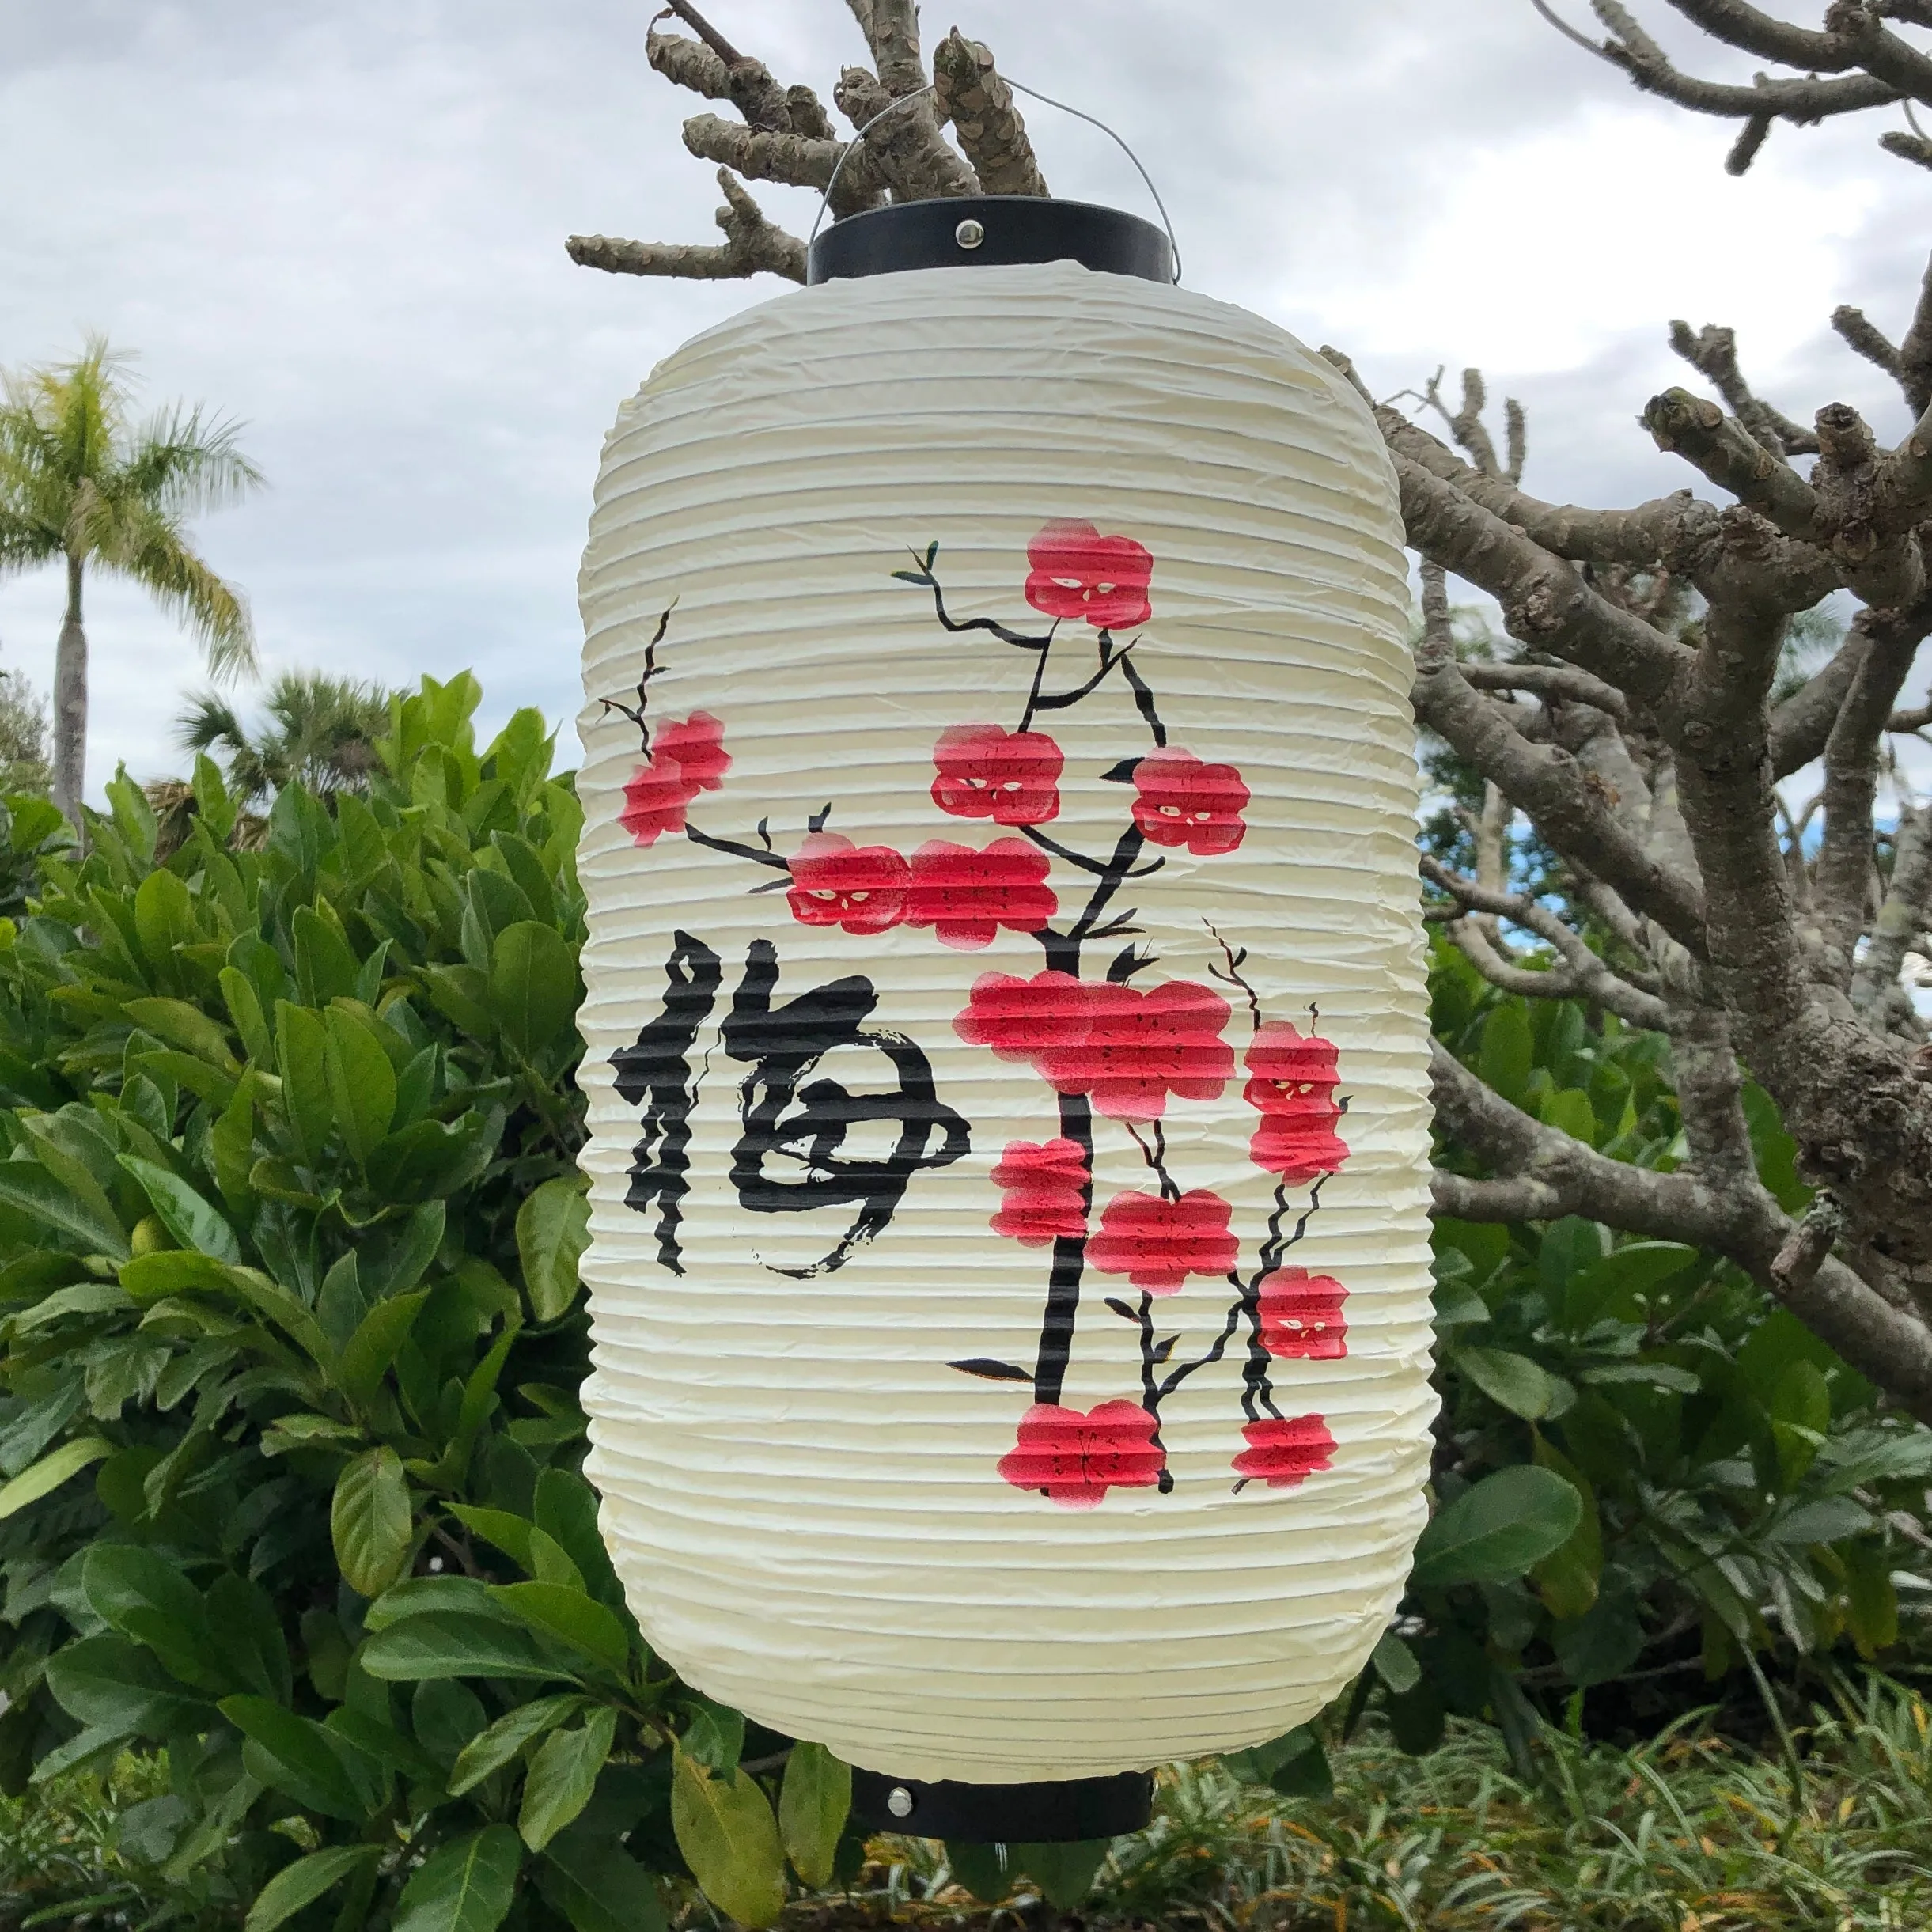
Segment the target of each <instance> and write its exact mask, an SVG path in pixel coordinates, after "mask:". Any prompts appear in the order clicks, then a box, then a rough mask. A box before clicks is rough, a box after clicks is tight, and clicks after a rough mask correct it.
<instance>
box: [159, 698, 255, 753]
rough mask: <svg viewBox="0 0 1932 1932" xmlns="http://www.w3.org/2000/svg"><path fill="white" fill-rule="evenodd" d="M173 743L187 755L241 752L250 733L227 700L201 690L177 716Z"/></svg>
mask: <svg viewBox="0 0 1932 1932" xmlns="http://www.w3.org/2000/svg"><path fill="white" fill-rule="evenodd" d="M174 741H175V743H176V744H178V745H180V748H182V750H183V751H184V752H211V751H214V750H216V749H217V748H220V749H222V750H223V751H239V750H240V749H241V748H242V747H243V746H244V745H245V744H247V743H248V733H247V732H245V731H244V729H242V725H241V719H240V718H237V716H236V715H235V710H234V707H233V706H232V705H231V704H229V702H228V700H227V699H225V698H224V697H222V695H220V694H219V693H218V692H217V691H195V692H192V693H191V694H190V695H189V697H188V702H187V703H186V704H185V705H184V706H183V707H182V708H181V710H180V711H178V712H177V713H176V715H175V721H174Z"/></svg>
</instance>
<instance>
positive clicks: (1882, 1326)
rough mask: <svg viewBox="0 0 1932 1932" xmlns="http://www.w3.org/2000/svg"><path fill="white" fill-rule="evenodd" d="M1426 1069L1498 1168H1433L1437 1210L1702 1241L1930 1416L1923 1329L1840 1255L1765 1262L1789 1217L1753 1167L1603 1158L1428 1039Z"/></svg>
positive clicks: (1469, 1137)
mask: <svg viewBox="0 0 1932 1932" xmlns="http://www.w3.org/2000/svg"><path fill="white" fill-rule="evenodd" d="M1430 1080H1431V1084H1432V1088H1433V1097H1434V1104H1435V1112H1436V1120H1437V1123H1438V1127H1439V1128H1440V1129H1441V1131H1443V1132H1444V1133H1445V1134H1446V1135H1449V1137H1450V1138H1452V1139H1453V1141H1454V1142H1455V1143H1456V1144H1457V1145H1458V1146H1460V1147H1463V1148H1464V1149H1466V1150H1468V1152H1470V1153H1471V1154H1474V1155H1475V1156H1476V1157H1477V1158H1479V1160H1481V1161H1483V1162H1485V1163H1486V1164H1487V1165H1489V1166H1491V1167H1492V1168H1494V1169H1498V1170H1499V1172H1500V1175H1501V1179H1499V1180H1496V1181H1472V1180H1468V1179H1467V1178H1465V1177H1464V1176H1457V1175H1453V1174H1445V1173H1443V1172H1441V1171H1440V1170H1438V1172H1436V1174H1435V1175H1434V1176H1432V1180H1431V1185H1432V1188H1433V1190H1434V1195H1435V1205H1436V1211H1437V1212H1438V1214H1444V1213H1446V1214H1454V1215H1457V1216H1458V1217H1460V1218H1464V1219H1497V1220H1517V1219H1520V1218H1524V1217H1525V1216H1526V1215H1527V1216H1530V1217H1532V1218H1537V1219H1540V1220H1546V1221H1547V1220H1554V1219H1555V1218H1558V1216H1559V1214H1582V1215H1586V1216H1588V1217H1589V1218H1590V1219H1592V1220H1595V1221H1601V1222H1605V1223H1607V1224H1608V1225H1610V1226H1612V1227H1615V1228H1619V1229H1623V1230H1624V1231H1625V1232H1627V1233H1632V1234H1641V1235H1644V1236H1647V1237H1650V1238H1652V1239H1654V1240H1661V1241H1683V1242H1686V1243H1688V1244H1690V1245H1691V1246H1694V1247H1699V1248H1710V1249H1713V1250H1714V1251H1715V1252H1718V1253H1719V1254H1722V1255H1724V1256H1726V1257H1727V1258H1728V1259H1729V1260H1732V1261H1734V1262H1736V1263H1737V1265H1738V1266H1739V1267H1742V1268H1744V1270H1745V1271H1746V1272H1747V1273H1748V1274H1749V1275H1751V1276H1752V1278H1753V1279H1755V1280H1756V1281H1757V1282H1760V1283H1761V1284H1762V1285H1763V1286H1765V1287H1767V1288H1769V1289H1771V1290H1772V1291H1773V1293H1775V1294H1779V1297H1780V1298H1781V1299H1782V1300H1783V1301H1785V1302H1786V1305H1788V1306H1790V1309H1792V1311H1793V1313H1795V1314H1796V1315H1798V1317H1799V1319H1800V1320H1802V1321H1804V1322H1805V1324H1806V1325H1807V1326H1808V1327H1809V1328H1811V1329H1812V1330H1813V1332H1815V1333H1816V1334H1818V1335H1821V1336H1822V1337H1823V1338H1824V1339H1825V1340H1826V1341H1827V1342H1828V1343H1831V1345H1832V1347H1834V1348H1835V1349H1836V1350H1837V1351H1838V1352H1839V1354H1840V1355H1842V1356H1843V1358H1845V1360H1846V1361H1847V1362H1849V1363H1850V1364H1851V1366H1853V1367H1854V1368H1855V1369H1858V1371H1859V1372H1860V1373H1862V1374H1865V1375H1866V1376H1869V1377H1870V1378H1871V1379H1872V1380H1873V1381H1876V1382H1877V1383H1878V1384H1879V1385H1880V1386H1881V1387H1882V1388H1885V1389H1886V1390H1887V1391H1888V1392H1890V1393H1892V1395H1894V1396H1896V1397H1897V1398H1898V1400H1900V1402H1901V1403H1902V1404H1904V1406H1905V1407H1907V1409H1908V1410H1909V1411H1911V1413H1912V1414H1913V1415H1915V1416H1917V1417H1918V1419H1919V1420H1920V1421H1921V1422H1927V1423H1932V1331H1929V1330H1927V1329H1926V1327H1925V1326H1924V1325H1923V1324H1921V1323H1919V1322H1918V1321H1915V1320H1913V1319H1912V1317H1911V1316H1909V1315H1907V1314H1904V1313H1901V1312H1900V1310H1899V1309H1896V1308H1894V1307H1892V1305H1891V1304H1890V1303H1889V1302H1888V1301H1886V1300H1885V1298H1884V1297H1882V1296H1881V1295H1879V1294H1876V1293H1875V1292H1874V1291H1873V1290H1872V1289H1871V1288H1870V1287H1869V1286H1866V1283H1865V1282H1862V1280H1860V1279H1859V1278H1858V1275H1856V1274H1854V1272H1853V1271H1852V1270H1851V1268H1850V1267H1847V1266H1846V1265H1845V1264H1844V1263H1842V1262H1838V1261H1835V1260H1830V1259H1828V1258H1826V1259H1824V1260H1822V1261H1821V1263H1820V1266H1819V1267H1818V1269H1817V1271H1816V1274H1815V1275H1813V1276H1812V1277H1811V1278H1810V1279H1809V1280H1807V1281H1803V1282H1798V1281H1795V1280H1791V1279H1787V1280H1786V1281H1784V1282H1779V1281H1778V1280H1777V1279H1775V1278H1774V1276H1773V1274H1772V1264H1773V1263H1774V1262H1775V1260H1776V1259H1777V1257H1778V1256H1779V1253H1780V1252H1782V1249H1783V1248H1784V1245H1785V1243H1786V1241H1787V1239H1788V1238H1789V1237H1790V1233H1791V1229H1792V1224H1791V1223H1790V1221H1789V1220H1788V1219H1787V1218H1786V1217H1785V1215H1783V1214H1782V1213H1780V1212H1779V1209H1778V1207H1777V1204H1776V1203H1775V1201H1773V1200H1772V1199H1771V1196H1770V1195H1768V1194H1767V1192H1766V1191H1764V1189H1763V1187H1761V1186H1760V1184H1758V1182H1757V1181H1756V1179H1755V1178H1746V1179H1744V1180H1728V1179H1727V1180H1726V1181H1724V1182H1723V1183H1722V1184H1719V1185H1715V1186H1713V1185H1710V1184H1707V1183H1706V1182H1705V1181H1703V1180H1701V1179H1699V1177H1698V1176H1696V1175H1695V1174H1694V1173H1691V1172H1686V1171H1683V1170H1680V1171H1679V1172H1676V1173H1673V1174H1660V1173H1656V1172H1651V1171H1650V1170H1649V1169H1644V1168H1638V1167H1633V1166H1631V1165H1627V1163H1625V1162H1623V1161H1612V1160H1610V1159H1608V1158H1607V1157H1605V1156H1604V1155H1602V1154H1598V1153H1597V1151H1596V1150H1594V1149H1593V1148H1590V1147H1587V1146H1585V1145H1584V1144H1583V1142H1581V1141H1579V1140H1575V1139H1573V1138H1571V1137H1570V1135H1567V1134H1565V1133H1563V1132H1561V1131H1559V1130H1558V1129H1556V1128H1555V1127H1544V1126H1543V1125H1542V1124H1541V1123H1540V1122H1537V1121H1535V1120H1532V1119H1530V1117H1529V1116H1528V1115H1527V1114H1525V1113H1523V1112H1520V1111H1519V1110H1518V1109H1517V1108H1513V1107H1512V1106H1511V1105H1510V1103H1509V1102H1508V1101H1507V1100H1504V1099H1503V1098H1502V1096H1501V1095H1500V1094H1498V1093H1494V1092H1493V1091H1492V1090H1491V1089H1490V1088H1488V1087H1487V1086H1485V1085H1483V1082H1481V1081H1479V1079H1477V1078H1476V1075H1475V1074H1472V1073H1471V1072H1470V1071H1469V1070H1468V1068H1467V1067H1465V1066H1463V1065H1462V1063H1460V1061H1459V1060H1457V1059H1456V1058H1455V1056H1454V1055H1452V1054H1451V1053H1449V1051H1448V1050H1447V1049H1446V1048H1445V1047H1443V1046H1442V1045H1441V1044H1440V1043H1439V1042H1438V1043H1437V1044H1436V1045H1435V1046H1434V1050H1433V1055H1432V1058H1431V1059H1430Z"/></svg>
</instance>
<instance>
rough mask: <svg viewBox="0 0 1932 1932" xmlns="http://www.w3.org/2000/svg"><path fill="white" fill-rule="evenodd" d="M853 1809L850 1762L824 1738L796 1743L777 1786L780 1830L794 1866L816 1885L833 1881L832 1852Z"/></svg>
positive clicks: (816, 1886)
mask: <svg viewBox="0 0 1932 1932" xmlns="http://www.w3.org/2000/svg"><path fill="white" fill-rule="evenodd" d="M851 1809H852V1767H851V1766H850V1765H849V1764H846V1763H841V1762H840V1761H839V1760H838V1759H837V1758H835V1757H834V1756H832V1753H831V1752H829V1751H828V1750H827V1749H826V1748H825V1747H824V1745H823V1744H806V1743H802V1742H801V1743H799V1744H794V1745H793V1746H792V1749H791V1756H790V1757H788V1758H787V1759H786V1760H785V1782H784V1783H783V1785H782V1786H781V1787H780V1788H779V1791H778V1832H779V1835H780V1836H782V1838H783V1839H784V1841H785V1850H786V1853H787V1854H789V1856H790V1858H791V1862H792V1869H794V1871H795V1872H797V1874H798V1876H799V1877H801V1878H802V1879H803V1880H804V1881H805V1883H806V1884H807V1885H810V1886H811V1887H812V1888H813V1889H814V1890H815V1891H816V1890H822V1889H823V1888H824V1887H825V1886H827V1885H830V1884H831V1883H832V1857H833V1854H835V1852H836V1851H838V1849H839V1836H840V1835H841V1834H842V1833H843V1832H844V1830H845V1821H846V1819H847V1816H849V1815H850V1812H851Z"/></svg>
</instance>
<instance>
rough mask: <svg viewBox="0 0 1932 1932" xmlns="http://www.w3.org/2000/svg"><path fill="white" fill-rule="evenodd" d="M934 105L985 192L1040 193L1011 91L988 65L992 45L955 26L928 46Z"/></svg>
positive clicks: (1036, 165) (1041, 181)
mask: <svg viewBox="0 0 1932 1932" xmlns="http://www.w3.org/2000/svg"><path fill="white" fill-rule="evenodd" d="M933 78H934V81H935V82H937V83H938V85H937V87H936V89H935V90H934V107H935V108H936V110H937V112H938V118H939V119H940V120H941V122H942V123H945V122H950V123H952V127H953V133H954V134H956V135H957V136H958V138H959V144H960V147H961V148H962V149H963V150H964V151H965V155H966V158H967V159H968V161H971V162H972V165H973V168H974V169H975V172H977V173H978V175H979V187H980V191H981V192H982V193H983V194H987V195H1045V194H1047V193H1048V192H1049V190H1048V188H1047V178H1046V176H1044V175H1043V174H1042V173H1041V172H1040V162H1039V161H1038V159H1037V158H1036V157H1035V155H1034V153H1033V144H1032V142H1031V141H1029V139H1028V138H1027V134H1026V123H1025V121H1024V120H1023V119H1021V115H1020V110H1019V109H1018V108H1017V107H1016V106H1015V105H1014V104H1013V90H1012V89H1011V88H1010V87H1009V86H1008V85H1006V82H1005V81H1002V79H1001V78H1000V77H999V74H998V70H996V69H995V68H994V65H993V52H992V49H991V47H986V46H984V45H983V44H981V43H980V42H979V41H977V40H968V39H967V38H966V37H965V36H964V34H962V33H961V32H960V30H959V29H958V28H957V27H955V28H953V31H952V32H950V33H949V34H948V35H947V36H946V37H945V39H944V40H941V42H940V43H939V44H938V47H935V48H934V50H933Z"/></svg>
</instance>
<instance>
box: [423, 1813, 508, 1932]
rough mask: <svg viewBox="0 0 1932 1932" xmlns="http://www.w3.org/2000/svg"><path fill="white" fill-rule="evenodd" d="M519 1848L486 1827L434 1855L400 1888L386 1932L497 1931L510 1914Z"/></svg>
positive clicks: (503, 1832)
mask: <svg viewBox="0 0 1932 1932" xmlns="http://www.w3.org/2000/svg"><path fill="white" fill-rule="evenodd" d="M522 1864H523V1847H522V1845H521V1843H518V1841H517V1834H516V1833H515V1832H513V1831H512V1830H511V1829H510V1827H509V1826H508V1825H506V1824H487V1825H485V1826H484V1827H483V1829H482V1830H481V1831H480V1832H470V1833H468V1835H466V1836H464V1837H462V1838H459V1839H456V1840H455V1841H454V1842H453V1843H450V1844H447V1845H445V1846H444V1847H443V1848H442V1850H441V1851H437V1852H433V1853H432V1854H430V1857H429V1858H427V1859H426V1861H425V1862H423V1864H422V1866H420V1867H419V1869H417V1870H416V1872H415V1874H414V1875H413V1876H412V1877H411V1879H410V1881H409V1883H408V1884H407V1885H405V1886H404V1887H403V1896H402V1897H401V1898H400V1899H399V1900H397V1901H396V1916H395V1918H394V1919H392V1921H391V1922H390V1932H495V1929H496V1927H497V1926H500V1925H501V1924H502V1923H503V1921H504V1920H505V1919H506V1918H507V1917H508V1916H509V1915H510V1904H511V1902H512V1900H513V1899H514V1897H515V1896H516V1889H517V1872H518V1871H519V1870H520V1869H521V1866H522Z"/></svg>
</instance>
